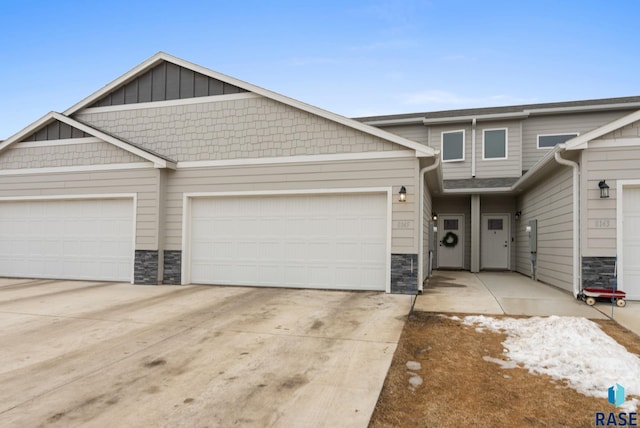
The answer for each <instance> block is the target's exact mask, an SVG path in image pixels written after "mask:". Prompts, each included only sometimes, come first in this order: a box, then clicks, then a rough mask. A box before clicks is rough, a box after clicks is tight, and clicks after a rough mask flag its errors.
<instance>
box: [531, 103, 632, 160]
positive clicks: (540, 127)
mask: <svg viewBox="0 0 640 428" xmlns="http://www.w3.org/2000/svg"><path fill="white" fill-rule="evenodd" d="M632 111H633V110H618V111H608V112H597V113H579V114H562V115H553V116H551V115H549V116H534V117H530V118H528V119H526V120H525V121H523V124H522V169H523V170H525V171H526V170H529V169H531V167H533V166H534V165H535V164H536V162H538V161H539V160H540V159H542V158H543V157H544V155H546V154H547V153H548V152H549V150H550V149H538V135H545V134H567V133H573V132H577V133H579V134H584V133H585V132H588V131H591V130H593V129H596V128H599V127H600V126H602V125H604V124H606V123H609V122H612V121H614V120H616V119H618V118H620V117H622V116H624V115H626V114H629V113H631V112H632Z"/></svg>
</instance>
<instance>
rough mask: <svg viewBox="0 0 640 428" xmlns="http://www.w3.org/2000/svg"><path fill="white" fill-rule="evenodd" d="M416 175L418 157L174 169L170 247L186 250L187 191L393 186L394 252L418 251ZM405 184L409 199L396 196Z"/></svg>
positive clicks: (170, 183)
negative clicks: (401, 200) (184, 241)
mask: <svg viewBox="0 0 640 428" xmlns="http://www.w3.org/2000/svg"><path fill="white" fill-rule="evenodd" d="M417 174H418V161H417V159H397V160H375V161H353V162H332V163H328V162H324V163H316V164H305V165H277V166H272V165H270V166H241V167H225V168H190V169H178V170H176V171H172V172H170V174H169V175H168V180H167V197H166V235H165V242H166V248H167V249H169V250H179V249H181V248H182V209H183V206H182V203H183V195H184V193H189V192H234V191H235V192H246V191H278V190H307V189H340V188H371V187H389V186H393V189H394V194H393V195H392V198H393V214H392V215H393V218H392V224H393V226H392V242H391V245H392V252H393V253H398V254H403V253H416V252H417V249H418V241H417V234H416V233H417V227H418V222H417V220H418V217H417V216H418V210H419V208H420V204H418V201H417V200H416V196H415V195H416V193H417V192H418V188H417V182H416V177H417ZM401 186H405V187H406V188H407V202H404V203H401V202H398V200H397V197H396V196H397V192H398V190H399V189H400V187H401Z"/></svg>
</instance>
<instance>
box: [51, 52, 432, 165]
mask: <svg viewBox="0 0 640 428" xmlns="http://www.w3.org/2000/svg"><path fill="white" fill-rule="evenodd" d="M162 61H167V62H171V63H173V64H176V65H179V66H181V67H184V68H188V69H190V70H193V71H196V72H198V73H200V74H203V75H205V76H208V77H211V78H213V79H217V80H220V81H223V82H225V83H228V84H230V85H234V86H237V87H239V88H242V89H245V90H247V91H250V92H253V93H256V94H258V95H261V96H263V97H265V98H269V99H272V100H274V101H278V102H280V103H283V104H286V105H289V106H291V107H295V108H297V109H299V110H302V111H306V112H307V113H311V114H314V115H317V116H320V117H324V118H325V119H329V120H331V121H334V122H337V123H340V124H342V125H344V126H347V127H349V128H352V129H356V130H358V131H361V132H364V133H367V134H370V135H373V136H375V137H378V138H382V139H384V140H387V141H390V142H393V143H396V144H399V145H401V146H403V147H406V148H409V149H412V150H415V152H416V157H433V156H434V155H435V152H434V150H433V149H432V148H431V147H428V146H425V145H423V144H420V143H416V142H415V141H411V140H408V139H406V138H403V137H400V136H398V135H395V134H392V133H390V132H387V131H384V130H382V129H380V128H376V127H373V126H370V125H368V124H365V123H362V122H358V121H357V120H354V119H350V118H347V117H345V116H341V115H338V114H336V113H332V112H329V111H327V110H323V109H321V108H318V107H315V106H312V105H309V104H306V103H303V102H301V101H298V100H295V99H293V98H289V97H286V96H284V95H281V94H278V93H276V92H273V91H270V90H268V89H264V88H261V87H259V86H256V85H253V84H251V83H247V82H244V81H242V80H239V79H236V78H234V77H231V76H227V75H225V74H222V73H218V72H217V71H214V70H211V69H209V68H206V67H203V66H201V65H198V64H194V63H192V62H189V61H185V60H183V59H180V58H177V57H175V56H173V55H169V54H167V53H165V52H158V53H157V54H155V55H153V56H152V57H151V58H149V59H147V60H145V61H143V62H142V63H141V64H139V65H137V66H136V67H134V68H132V69H131V70H129V71H128V72H126V73H125V74H123V75H122V76H120V77H118V78H117V79H115V80H113V81H112V82H111V83H108V84H107V85H105V86H104V87H102V88H101V89H99V90H98V91H96V92H94V93H93V94H91V95H89V96H88V97H86V98H84V99H83V100H81V101H79V102H78V103H76V104H74V105H73V106H71V107H69V108H68V109H67V110H65V111H64V112H63V113H64V114H65V115H66V116H70V115H72V114H74V113H76V112H77V111H79V110H80V109H83V108H85V107H87V106H89V105H90V104H91V103H93V102H94V101H97V100H98V99H99V98H101V97H102V96H103V95H106V94H107V93H109V92H110V91H112V90H113V89H115V88H116V87H118V86H120V85H122V84H124V83H126V82H127V81H129V80H131V79H133V78H134V77H135V76H137V75H138V74H140V73H141V72H144V71H146V70H149V69H151V68H152V67H154V66H155V65H157V64H158V63H160V62H162Z"/></svg>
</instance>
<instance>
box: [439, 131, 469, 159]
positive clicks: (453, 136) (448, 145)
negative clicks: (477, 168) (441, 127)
mask: <svg viewBox="0 0 640 428" xmlns="http://www.w3.org/2000/svg"><path fill="white" fill-rule="evenodd" d="M440 149H441V150H440V151H441V152H442V162H457V161H463V160H464V129H461V130H457V131H445V132H442V146H441V147H440Z"/></svg>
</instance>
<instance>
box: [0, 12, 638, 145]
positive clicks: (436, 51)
mask: <svg viewBox="0 0 640 428" xmlns="http://www.w3.org/2000/svg"><path fill="white" fill-rule="evenodd" d="M0 17H1V22H2V27H1V28H0V53H1V57H0V58H1V63H2V65H1V67H0V94H2V98H1V103H0V139H5V138H7V137H9V136H11V135H13V134H14V133H16V132H18V131H20V130H21V129H22V128H24V127H26V126H28V125H29V124H30V123H31V122H33V121H35V120H37V119H38V118H40V117H41V116H43V115H45V114H46V113H48V112H49V111H51V110H54V111H63V110H65V109H67V108H68V107H70V106H71V105H73V104H75V103H76V102H77V101H79V100H80V99H82V98H84V97H85V96H87V95H89V94H91V93H93V92H94V91H96V90H98V89H100V88H101V87H102V86H104V85H105V84H107V83H109V82H110V81H112V80H113V79H115V78H117V77H118V76H120V75H121V74H123V73H125V72H126V71H128V70H129V69H131V68H133V67H134V66H136V65H137V64H139V63H140V62H142V61H144V60H145V59H147V58H148V57H150V56H152V55H153V54H155V53H156V52H158V51H165V52H167V53H170V54H172V55H175V56H178V57H181V58H183V59H185V60H188V61H192V62H195V63H197V64H199V65H202V66H205V67H208V68H211V69H214V70H216V71H219V72H221V73H224V74H228V75H231V76H233V77H236V78H239V79H242V80H245V81H248V82H250V83H253V84H255V85H258V86H262V87H265V88H267V89H270V90H272V91H275V92H279V93H281V94H284V95H287V96H290V97H293V98H296V99H299V100H301V101H304V102H307V103H309V104H313V105H315V106H318V107H321V108H324V109H327V110H330V111H333V112H335V113H339V114H342V115H345V116H350V117H354V116H366V115H376V114H394V113H406V112H415V111H431V110H445V109H457V108H467V107H482V106H495V105H509V104H522V103H537V102H550V101H568V100H577V99H590V98H609V97H618V96H631V95H640V67H639V65H640V54H639V46H640V43H639V42H640V1H635V0H619V1H616V0H601V1H600V0H567V1H564V0H554V1H546V0H536V1H526V2H525V1H519V0H509V1H492V0H485V1H479V0H478V1H455V0H431V1H428V0H406V1H400V0H398V1H394V0H386V1H385V0H381V1H365V0H362V1H349V0H339V1H337V0H322V1H311V0H308V1H304V0H300V1H269V0H262V1H244V0H226V1H195V0H193V1H192V0H180V1H169V0H154V1H136V0H128V1H121V0H110V1H89V0H82V1H64V0H58V1H30V0H3V1H2V3H1V4H0Z"/></svg>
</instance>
